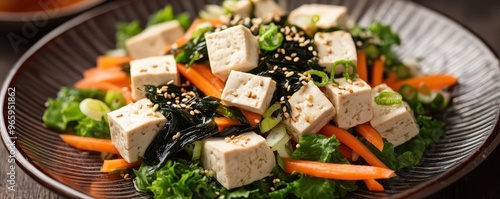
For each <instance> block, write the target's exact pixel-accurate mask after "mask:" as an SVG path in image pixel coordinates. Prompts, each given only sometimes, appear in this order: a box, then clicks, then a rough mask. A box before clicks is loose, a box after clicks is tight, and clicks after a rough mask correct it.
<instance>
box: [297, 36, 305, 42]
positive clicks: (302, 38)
mask: <svg viewBox="0 0 500 199" xmlns="http://www.w3.org/2000/svg"><path fill="white" fill-rule="evenodd" d="M305 40H306V38H304V37H300V38H299V40H298V42H299V43H303V42H304V41H305Z"/></svg>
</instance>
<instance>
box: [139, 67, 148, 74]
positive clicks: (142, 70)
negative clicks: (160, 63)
mask: <svg viewBox="0 0 500 199" xmlns="http://www.w3.org/2000/svg"><path fill="white" fill-rule="evenodd" d="M147 71H148V69H146V68H142V69H141V70H140V71H139V72H141V73H144V72H147Z"/></svg>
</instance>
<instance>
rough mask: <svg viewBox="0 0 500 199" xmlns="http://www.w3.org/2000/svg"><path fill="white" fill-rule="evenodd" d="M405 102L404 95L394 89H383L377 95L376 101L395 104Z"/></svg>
mask: <svg viewBox="0 0 500 199" xmlns="http://www.w3.org/2000/svg"><path fill="white" fill-rule="evenodd" d="M402 102H403V97H402V96H401V95H400V94H399V93H396V92H393V91H382V92H380V93H379V94H378V95H377V96H375V103H377V104H379V105H393V104H401V103H402Z"/></svg>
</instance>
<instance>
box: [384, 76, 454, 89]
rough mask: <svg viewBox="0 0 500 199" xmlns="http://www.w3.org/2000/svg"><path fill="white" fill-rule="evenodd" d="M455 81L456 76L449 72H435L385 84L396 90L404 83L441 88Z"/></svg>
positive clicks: (417, 86) (449, 85)
mask: <svg viewBox="0 0 500 199" xmlns="http://www.w3.org/2000/svg"><path fill="white" fill-rule="evenodd" d="M456 83H457V78H456V77H455V76H453V75H450V74H435V75H426V76H418V77H413V78H410V79H405V80H399V81H395V82H394V83H391V84H387V85H388V86H389V87H391V88H392V89H393V90H395V91H398V90H399V88H400V87H401V86H403V85H404V84H410V85H412V86H414V87H416V88H419V87H420V86H421V84H425V86H426V87H427V88H429V89H431V90H441V89H443V88H447V87H451V86H453V85H455V84H456Z"/></svg>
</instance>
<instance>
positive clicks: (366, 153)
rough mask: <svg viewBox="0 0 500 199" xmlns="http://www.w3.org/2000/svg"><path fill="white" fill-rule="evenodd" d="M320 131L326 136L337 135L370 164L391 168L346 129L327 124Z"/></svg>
mask: <svg viewBox="0 0 500 199" xmlns="http://www.w3.org/2000/svg"><path fill="white" fill-rule="evenodd" d="M319 133H321V134H323V135H324V136H326V137H331V136H332V135H335V137H336V138H337V139H338V140H339V141H340V142H342V143H344V144H345V145H347V146H348V147H349V148H351V149H352V150H353V151H354V152H356V153H358V154H359V155H360V156H361V157H363V158H364V159H365V160H366V162H368V164H370V165H372V166H376V167H381V168H389V167H387V166H386V165H385V164H384V163H383V162H382V161H380V160H379V159H378V158H377V156H375V155H374V154H373V153H372V152H371V151H370V150H369V149H368V148H367V147H366V146H365V145H364V144H363V143H361V142H360V141H359V140H358V139H357V138H356V137H354V136H353V135H351V134H350V133H349V132H347V131H346V130H344V129H341V128H339V127H336V126H334V125H330V124H327V125H325V126H324V127H323V128H321V130H319Z"/></svg>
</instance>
